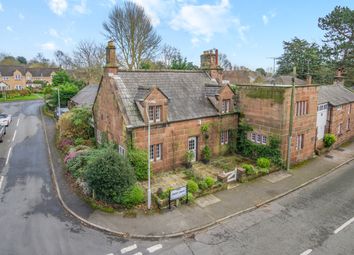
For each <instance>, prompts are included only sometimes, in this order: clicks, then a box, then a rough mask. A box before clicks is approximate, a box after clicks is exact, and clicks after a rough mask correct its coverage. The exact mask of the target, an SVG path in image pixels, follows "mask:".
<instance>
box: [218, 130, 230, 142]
mask: <svg viewBox="0 0 354 255" xmlns="http://www.w3.org/2000/svg"><path fill="white" fill-rule="evenodd" d="M220 143H221V144H222V145H224V144H228V143H229V130H224V131H221V138H220Z"/></svg>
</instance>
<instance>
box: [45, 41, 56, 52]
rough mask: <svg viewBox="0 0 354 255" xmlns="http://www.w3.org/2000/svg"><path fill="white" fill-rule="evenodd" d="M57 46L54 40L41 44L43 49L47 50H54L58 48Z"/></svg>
mask: <svg viewBox="0 0 354 255" xmlns="http://www.w3.org/2000/svg"><path fill="white" fill-rule="evenodd" d="M56 48H57V46H56V45H55V43H53V42H46V43H43V44H41V49H42V50H46V51H54V50H56Z"/></svg>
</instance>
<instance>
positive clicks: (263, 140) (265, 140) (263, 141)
mask: <svg viewBox="0 0 354 255" xmlns="http://www.w3.org/2000/svg"><path fill="white" fill-rule="evenodd" d="M267 140H268V139H267V137H266V136H265V135H262V144H264V145H266V144H267Z"/></svg>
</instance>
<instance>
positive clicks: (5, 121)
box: [0, 113, 12, 127]
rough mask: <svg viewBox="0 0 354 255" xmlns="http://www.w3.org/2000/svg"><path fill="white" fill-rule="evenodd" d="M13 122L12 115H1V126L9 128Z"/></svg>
mask: <svg viewBox="0 0 354 255" xmlns="http://www.w3.org/2000/svg"><path fill="white" fill-rule="evenodd" d="M11 121H12V117H11V115H10V114H6V113H0V125H2V126H6V127H7V126H9V124H10V123H11Z"/></svg>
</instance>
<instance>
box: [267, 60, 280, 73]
mask: <svg viewBox="0 0 354 255" xmlns="http://www.w3.org/2000/svg"><path fill="white" fill-rule="evenodd" d="M268 58H269V59H273V75H274V74H275V60H276V59H278V58H276V57H268Z"/></svg>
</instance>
